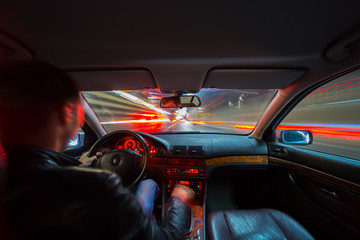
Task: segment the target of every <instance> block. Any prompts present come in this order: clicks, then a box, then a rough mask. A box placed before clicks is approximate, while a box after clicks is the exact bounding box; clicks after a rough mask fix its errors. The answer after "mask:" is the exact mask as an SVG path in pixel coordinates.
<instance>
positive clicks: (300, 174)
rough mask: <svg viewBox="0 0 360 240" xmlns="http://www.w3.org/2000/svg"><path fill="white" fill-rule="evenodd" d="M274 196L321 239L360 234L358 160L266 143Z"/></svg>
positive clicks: (359, 168)
mask: <svg viewBox="0 0 360 240" xmlns="http://www.w3.org/2000/svg"><path fill="white" fill-rule="evenodd" d="M269 149H270V158H269V171H270V176H271V181H270V188H271V190H272V193H273V194H274V197H275V198H276V199H277V200H278V201H279V202H280V203H282V204H283V206H284V207H285V208H287V210H288V211H290V212H291V213H293V214H294V215H295V217H296V218H298V220H299V221H300V222H301V223H302V224H303V225H304V226H305V227H306V228H308V229H309V231H310V232H311V233H312V234H313V235H314V236H315V237H316V238H320V239H325V238H328V239H333V238H342V239H356V238H358V239H359V238H360V229H359V226H360V185H359V182H360V181H359V180H360V174H359V173H360V162H359V161H357V160H352V159H346V158H343V157H338V156H332V155H329V154H323V153H318V152H315V151H311V150H304V149H299V148H296V147H292V146H287V145H284V144H280V143H271V144H270V146H269Z"/></svg>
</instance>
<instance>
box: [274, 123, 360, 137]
mask: <svg viewBox="0 0 360 240" xmlns="http://www.w3.org/2000/svg"><path fill="white" fill-rule="evenodd" d="M276 130H306V131H310V132H312V134H313V135H315V136H322V137H332V138H343V139H351V140H360V128H354V127H318V126H296V125H279V126H278V127H277V128H276Z"/></svg>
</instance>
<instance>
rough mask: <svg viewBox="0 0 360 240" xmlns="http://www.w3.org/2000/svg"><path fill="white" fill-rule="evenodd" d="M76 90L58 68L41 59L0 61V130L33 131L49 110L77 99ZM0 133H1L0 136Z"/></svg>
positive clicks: (44, 118)
mask: <svg viewBox="0 0 360 240" xmlns="http://www.w3.org/2000/svg"><path fill="white" fill-rule="evenodd" d="M78 101H79V90H78V87H77V86H76V84H75V83H74V81H73V80H72V79H71V78H70V77H69V76H68V75H67V74H66V73H65V72H64V71H62V70H61V69H59V68H57V67H55V66H53V65H51V64H48V63H44V62H39V61H27V62H11V63H2V64H0V131H1V132H0V133H4V132H7V131H12V132H13V133H14V134H15V133H16V132H17V133H19V134H25V133H26V132H28V133H29V132H35V131H37V130H39V129H41V127H42V126H43V124H44V123H45V122H46V121H48V117H49V114H50V113H51V111H57V110H59V109H60V107H61V106H62V104H64V103H66V102H71V103H77V102H78ZM0 137H1V136H0Z"/></svg>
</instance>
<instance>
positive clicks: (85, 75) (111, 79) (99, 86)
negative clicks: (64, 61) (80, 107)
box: [67, 69, 157, 91]
mask: <svg viewBox="0 0 360 240" xmlns="http://www.w3.org/2000/svg"><path fill="white" fill-rule="evenodd" d="M67 73H68V74H69V75H70V76H71V77H73V79H74V80H75V81H76V83H77V84H78V86H79V87H80V90H82V91H110V90H135V89H143V88H157V85H156V83H155V80H154V77H153V75H152V74H151V72H150V71H149V70H147V69H130V70H129V69H126V70H92V71H67Z"/></svg>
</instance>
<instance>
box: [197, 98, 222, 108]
mask: <svg viewBox="0 0 360 240" xmlns="http://www.w3.org/2000/svg"><path fill="white" fill-rule="evenodd" d="M223 97H224V96H221V97H219V98H218V99H215V100H214V101H212V102H211V103H209V104H207V105H205V106H204V107H202V108H206V107H207V106H209V105H211V104H213V103H215V102H216V101H218V100H219V99H221V98H223Z"/></svg>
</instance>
